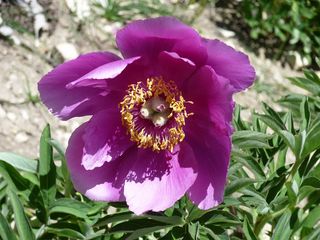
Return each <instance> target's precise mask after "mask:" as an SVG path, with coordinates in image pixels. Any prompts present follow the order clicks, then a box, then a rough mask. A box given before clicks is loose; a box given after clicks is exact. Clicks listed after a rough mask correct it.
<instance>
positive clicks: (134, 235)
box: [126, 226, 171, 240]
mask: <svg viewBox="0 0 320 240" xmlns="http://www.w3.org/2000/svg"><path fill="white" fill-rule="evenodd" d="M168 227H171V226H155V227H147V228H141V229H139V230H136V231H134V232H133V233H132V234H130V235H129V237H127V238H126V240H135V239H138V238H139V237H142V236H145V235H148V234H151V233H153V232H156V231H159V230H162V229H165V228H168Z"/></svg>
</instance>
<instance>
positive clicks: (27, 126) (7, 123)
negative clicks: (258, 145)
mask: <svg viewBox="0 0 320 240" xmlns="http://www.w3.org/2000/svg"><path fill="white" fill-rule="evenodd" d="M0 3H1V1H0ZM46 8H48V9H49V10H50V11H47V12H48V13H49V14H50V13H51V14H54V15H51V16H49V19H51V25H50V26H51V28H50V30H49V31H48V32H45V33H44V34H42V36H41V38H40V39H35V37H34V36H33V35H32V34H28V33H15V34H16V37H17V38H18V39H19V40H20V42H21V43H20V45H17V44H14V43H10V41H8V40H7V39H0V66H1V74H0V86H1V88H0V151H10V152H15V153H18V154H22V155H25V156H27V157H30V158H35V157H37V155H38V142H39V138H40V134H41V131H42V129H43V128H44V127H45V125H46V123H49V124H50V125H51V127H52V136H53V138H55V139H57V140H58V141H60V142H61V143H62V145H63V146H66V145H67V140H68V138H69V136H70V133H71V132H72V131H73V130H74V129H75V128H76V127H77V126H79V124H80V123H81V122H82V121H83V119H73V120H70V121H68V122H63V121H59V120H58V119H56V118H55V117H53V116H52V115H51V114H50V113H48V111H47V109H46V108H45V107H44V106H43V105H42V104H41V103H39V102H37V103H33V101H31V99H32V96H36V95H37V94H38V93H37V82H38V81H39V79H40V78H41V77H42V76H43V75H44V74H45V73H47V72H48V71H49V70H51V69H52V68H53V66H55V65H57V64H58V63H61V62H63V61H64V60H66V59H69V58H72V57H75V56H76V55H78V54H79V53H85V52H90V51H97V50H102V49H105V50H110V49H111V50H112V51H113V52H117V51H116V49H115V42H114V33H115V32H116V30H117V29H118V28H119V27H121V25H120V24H118V23H110V22H108V21H107V20H105V19H102V18H94V17H91V19H92V20H88V21H85V22H79V21H78V20H77V17H76V16H74V15H72V14H70V12H69V9H68V8H67V7H66V5H65V2H64V1H51V2H50V1H47V5H46ZM1 10H2V9H1ZM210 14H211V17H212V15H213V16H214V13H212V12H211V13H210V12H209V11H208V10H205V11H204V12H203V13H202V14H201V15H200V16H199V17H198V18H197V19H196V21H195V22H194V27H195V28H196V29H197V30H198V31H199V32H200V33H201V34H202V35H203V36H205V37H208V38H219V39H221V40H222V41H225V42H226V43H227V44H229V45H231V46H234V47H235V48H236V49H238V50H241V51H244V52H246V53H247V54H248V55H249V57H250V60H251V62H252V63H253V65H254V67H255V69H256V71H257V75H258V79H257V81H256V84H255V86H253V87H251V88H250V89H249V90H247V91H246V92H244V93H240V94H238V95H236V96H235V100H236V102H237V103H239V104H241V105H242V106H243V107H244V108H245V109H247V110H246V111H244V116H245V117H246V118H249V117H250V112H251V111H252V110H259V109H260V106H261V101H265V102H268V103H271V104H273V105H274V106H275V107H276V108H279V106H277V105H275V104H274V101H275V100H277V99H279V98H280V96H283V95H285V93H286V92H287V91H291V92H292V91H294V92H296V91H299V90H298V89H296V88H294V87H292V86H290V85H289V82H288V81H287V80H286V78H285V77H287V76H297V75H298V74H299V73H297V72H294V71H292V70H290V69H288V68H283V67H282V66H281V65H280V64H279V63H276V62H272V61H270V60H268V59H265V58H264V57H263V56H264V54H263V51H261V54H259V56H257V55H255V54H253V53H250V52H248V51H247V50H246V49H245V48H244V47H243V46H242V45H241V44H240V43H239V41H237V39H236V38H235V36H234V34H233V33H232V32H230V31H226V30H224V29H219V28H217V27H216V26H215V24H214V22H212V21H211V20H209V19H210ZM216 17H219V16H216ZM31 21H32V20H31ZM59 51H60V52H59ZM30 96H31V98H30Z"/></svg>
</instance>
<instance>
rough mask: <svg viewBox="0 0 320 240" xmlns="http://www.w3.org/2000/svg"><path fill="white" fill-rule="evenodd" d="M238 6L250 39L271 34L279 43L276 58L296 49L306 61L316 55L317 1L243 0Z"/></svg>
mask: <svg viewBox="0 0 320 240" xmlns="http://www.w3.org/2000/svg"><path fill="white" fill-rule="evenodd" d="M240 9H241V15H242V17H243V18H244V19H245V22H246V23H247V24H248V26H249V28H250V36H251V37H252V38H253V39H259V38H265V39H270V37H271V38H275V39H276V40H277V42H278V43H280V45H278V46H280V47H279V49H278V52H277V56H275V57H276V58H280V57H281V55H282V54H283V52H284V51H289V50H297V51H298V52H299V53H300V54H301V55H302V56H304V57H305V58H306V59H307V60H308V62H309V63H315V62H314V59H315V57H317V56H318V57H319V53H320V25H319V22H320V11H319V9H320V2H319V1H318V0H271V1H270V0H254V1H252V0H243V1H242V2H241V8H240ZM278 43H277V44H278Z"/></svg>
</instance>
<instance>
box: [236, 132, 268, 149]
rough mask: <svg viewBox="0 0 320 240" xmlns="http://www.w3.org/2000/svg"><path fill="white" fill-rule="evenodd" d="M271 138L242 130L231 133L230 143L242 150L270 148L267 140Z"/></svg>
mask: <svg viewBox="0 0 320 240" xmlns="http://www.w3.org/2000/svg"><path fill="white" fill-rule="evenodd" d="M271 138H272V136H271V135H268V134H265V133H261V132H255V131H250V130H243V131H237V132H234V133H233V135H232V143H233V144H234V145H236V146H238V147H239V148H242V149H248V148H270V146H269V144H268V140H269V139H271Z"/></svg>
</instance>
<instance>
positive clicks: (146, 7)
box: [95, 0, 173, 22]
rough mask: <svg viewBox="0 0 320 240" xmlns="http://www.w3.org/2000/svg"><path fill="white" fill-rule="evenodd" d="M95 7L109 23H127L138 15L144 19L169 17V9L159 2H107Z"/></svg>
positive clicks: (152, 0) (141, 0) (157, 0)
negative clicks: (155, 16) (156, 16)
mask: <svg viewBox="0 0 320 240" xmlns="http://www.w3.org/2000/svg"><path fill="white" fill-rule="evenodd" d="M95 6H96V8H97V9H98V10H100V12H101V10H102V14H101V16H102V17H104V18H106V19H108V20H109V21H117V22H127V21H130V20H132V19H134V18H136V16H139V15H141V16H144V17H151V16H152V15H159V16H161V15H171V14H170V13H171V12H170V7H168V6H167V5H165V4H164V3H162V2H161V1H160V0H151V1H149V0H138V1H137V0H134V1H117V0H109V1H107V4H106V5H104V4H101V3H98V2H97V3H96V4H95ZM171 7H173V6H171Z"/></svg>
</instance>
